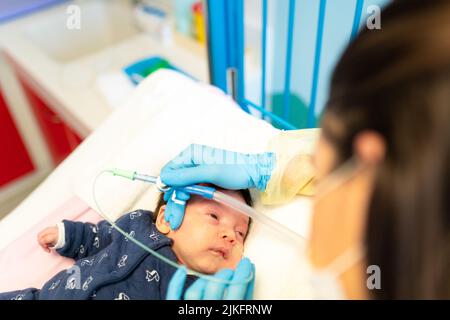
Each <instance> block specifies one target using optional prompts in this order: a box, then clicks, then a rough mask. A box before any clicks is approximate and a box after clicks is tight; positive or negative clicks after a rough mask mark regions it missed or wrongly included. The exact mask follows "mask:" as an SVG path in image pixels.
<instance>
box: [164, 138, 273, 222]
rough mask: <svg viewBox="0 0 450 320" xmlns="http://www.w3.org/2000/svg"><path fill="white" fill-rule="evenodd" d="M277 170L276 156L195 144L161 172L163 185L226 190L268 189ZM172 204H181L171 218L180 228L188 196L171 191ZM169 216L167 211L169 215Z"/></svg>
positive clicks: (172, 210) (170, 213) (169, 198)
mask: <svg viewBox="0 0 450 320" xmlns="http://www.w3.org/2000/svg"><path fill="white" fill-rule="evenodd" d="M274 167H275V154H274V153H271V152H265V153H261V154H243V153H238V152H233V151H228V150H222V149H216V148H212V147H208V146H203V145H198V144H192V145H191V146H189V147H188V148H186V149H185V150H184V151H183V152H181V153H180V154H179V155H178V156H177V157H176V158H175V159H173V160H172V161H170V162H169V163H167V164H166V165H165V166H164V167H163V169H162V170H161V175H160V176H161V181H162V182H163V183H164V184H166V185H168V186H171V187H184V186H188V185H193V184H196V183H212V184H215V185H217V186H219V187H222V188H224V189H232V190H239V189H249V188H257V189H258V190H260V191H264V190H265V189H266V186H267V183H268V181H269V180H270V176H271V174H272V170H273V168H274ZM168 193H170V195H169V196H167V199H168V201H169V202H168V206H169V204H170V202H174V201H175V200H180V201H181V202H178V204H177V205H173V204H172V205H171V206H170V208H171V211H170V210H169V212H168V215H169V218H168V217H166V221H168V222H169V223H170V226H171V228H172V229H174V230H176V229H178V228H179V226H180V225H181V222H182V221H183V216H184V205H183V203H182V201H187V199H189V197H187V198H186V193H183V192H175V196H174V194H173V192H172V190H170V191H169V192H168ZM166 212H167V211H166Z"/></svg>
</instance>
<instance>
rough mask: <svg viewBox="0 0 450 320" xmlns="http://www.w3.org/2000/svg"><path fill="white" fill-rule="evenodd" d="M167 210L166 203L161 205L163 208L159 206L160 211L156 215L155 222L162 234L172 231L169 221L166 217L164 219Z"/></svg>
mask: <svg viewBox="0 0 450 320" xmlns="http://www.w3.org/2000/svg"><path fill="white" fill-rule="evenodd" d="M165 210H166V206H165V205H164V206H161V208H159V212H158V215H157V216H156V222H155V224H156V228H157V229H158V231H159V232H161V233H162V234H168V233H169V232H170V231H171V229H170V224H169V222H167V221H166V219H164V212H165Z"/></svg>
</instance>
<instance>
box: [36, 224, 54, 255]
mask: <svg viewBox="0 0 450 320" xmlns="http://www.w3.org/2000/svg"><path fill="white" fill-rule="evenodd" d="M57 242H58V227H57V226H53V227H47V228H45V229H44V230H42V231H41V232H39V233H38V243H39V245H40V246H41V247H42V248H43V249H44V250H45V251H46V252H50V247H53V246H54V245H55V244H56V243H57Z"/></svg>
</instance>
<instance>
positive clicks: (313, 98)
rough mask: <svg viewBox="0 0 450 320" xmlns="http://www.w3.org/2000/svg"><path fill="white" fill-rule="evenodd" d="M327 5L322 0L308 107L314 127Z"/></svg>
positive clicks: (310, 120) (324, 0) (310, 122)
mask: <svg viewBox="0 0 450 320" xmlns="http://www.w3.org/2000/svg"><path fill="white" fill-rule="evenodd" d="M326 5H327V1H326V0H320V6H319V20H318V25H317V36H316V53H315V57H314V70H313V84H312V88H311V103H310V106H309V108H308V122H307V126H308V127H309V128H311V127H313V126H314V122H315V109H316V99H317V85H318V82H319V66H320V57H321V51H322V39H323V25H324V20H325V10H326Z"/></svg>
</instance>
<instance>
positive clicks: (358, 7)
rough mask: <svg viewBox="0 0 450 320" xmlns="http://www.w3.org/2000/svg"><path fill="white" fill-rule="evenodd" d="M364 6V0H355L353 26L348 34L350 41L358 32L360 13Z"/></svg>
mask: <svg viewBox="0 0 450 320" xmlns="http://www.w3.org/2000/svg"><path fill="white" fill-rule="evenodd" d="M363 6H364V0H357V1H356V6H355V15H354V17H353V27H352V34H351V36H350V41H351V40H353V39H354V38H355V37H356V35H357V34H358V30H359V24H360V23H361V15H362V10H363Z"/></svg>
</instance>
